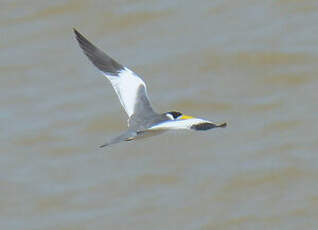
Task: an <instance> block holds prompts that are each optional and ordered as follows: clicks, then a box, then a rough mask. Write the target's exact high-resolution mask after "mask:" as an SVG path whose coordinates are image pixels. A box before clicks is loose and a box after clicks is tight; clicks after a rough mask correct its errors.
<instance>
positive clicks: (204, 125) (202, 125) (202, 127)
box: [191, 122, 227, 131]
mask: <svg viewBox="0 0 318 230" xmlns="http://www.w3.org/2000/svg"><path fill="white" fill-rule="evenodd" d="M226 126H227V123H226V122H224V123H222V124H220V125H216V124H213V123H209V122H204V123H200V124H196V125H192V126H191V129H194V130H197V131H205V130H209V129H213V128H225V127H226Z"/></svg>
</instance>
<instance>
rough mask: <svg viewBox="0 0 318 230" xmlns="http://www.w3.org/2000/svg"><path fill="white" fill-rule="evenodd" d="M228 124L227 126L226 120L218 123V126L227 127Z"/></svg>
mask: <svg viewBox="0 0 318 230" xmlns="http://www.w3.org/2000/svg"><path fill="white" fill-rule="evenodd" d="M226 126H227V123H226V122H224V123H222V124H220V125H218V126H217V127H220V128H225V127H226Z"/></svg>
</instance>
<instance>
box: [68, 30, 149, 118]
mask: <svg viewBox="0 0 318 230" xmlns="http://www.w3.org/2000/svg"><path fill="white" fill-rule="evenodd" d="M74 33H75V35H76V39H77V41H78V43H79V45H80V47H81V48H82V50H83V51H84V53H85V54H86V56H87V57H88V59H89V60H90V61H91V62H92V63H93V64H94V65H95V66H96V67H97V68H98V69H99V70H100V71H101V72H102V74H103V75H104V76H105V77H106V78H107V79H108V80H110V82H111V84H112V86H113V88H114V90H115V92H116V93H117V95H118V98H119V101H120V103H121V105H122V106H123V107H124V109H125V111H126V113H127V114H128V117H131V116H132V115H135V116H139V115H142V114H151V113H154V111H153V109H152V107H151V104H150V102H149V98H148V95H147V90H146V84H145V82H144V81H143V80H142V79H141V78H140V77H139V76H138V75H137V74H135V73H134V72H133V71H131V70H130V69H128V68H126V67H124V66H122V65H121V64H119V63H118V62H116V61H115V60H114V59H112V58H111V57H109V56H108V55H107V54H106V53H104V52H103V51H101V50H100V49H98V48H97V47H96V46H94V45H93V44H92V43H91V42H89V41H88V40H87V39H86V38H85V37H84V36H83V35H81V34H80V33H79V32H78V31H77V30H75V29H74Z"/></svg>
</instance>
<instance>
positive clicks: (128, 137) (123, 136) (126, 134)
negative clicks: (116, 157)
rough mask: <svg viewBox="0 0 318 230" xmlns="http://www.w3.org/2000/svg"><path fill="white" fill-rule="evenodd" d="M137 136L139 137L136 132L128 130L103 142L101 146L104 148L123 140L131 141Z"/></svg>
mask: <svg viewBox="0 0 318 230" xmlns="http://www.w3.org/2000/svg"><path fill="white" fill-rule="evenodd" d="M136 137H137V133H136V132H131V131H127V132H124V133H122V134H120V135H119V136H117V137H114V138H111V139H110V140H109V141H107V142H106V143H105V144H103V145H101V146H99V147H100V148H103V147H106V146H109V145H113V144H117V143H119V142H122V141H131V140H134V139H135V138H136Z"/></svg>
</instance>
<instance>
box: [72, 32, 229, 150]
mask: <svg viewBox="0 0 318 230" xmlns="http://www.w3.org/2000/svg"><path fill="white" fill-rule="evenodd" d="M73 31H74V33H75V38H76V40H77V41H78V44H79V46H80V47H81V49H82V51H83V52H84V54H85V55H86V56H87V57H88V59H89V60H90V61H91V62H92V64H93V65H94V66H95V67H97V69H98V70H99V71H100V72H101V74H102V75H104V76H105V77H106V78H107V79H108V80H109V81H110V83H111V85H112V86H113V88H114V90H115V92H116V94H117V96H118V99H119V101H120V103H121V105H122V106H123V108H124V110H125V112H126V113H127V115H128V129H127V130H126V131H124V132H122V133H121V134H119V135H118V136H115V137H113V138H110V139H109V140H108V141H107V142H106V143H104V144H103V145H100V146H99V147H101V148H102V147H105V146H110V145H113V144H117V143H120V142H123V141H132V140H136V139H141V138H145V137H149V136H153V135H158V134H161V133H163V132H166V131H169V130H195V131H205V130H210V129H213V128H219V127H222V128H224V127H226V126H227V124H226V123H221V124H215V123H213V122H211V121H208V120H206V119H202V118H196V117H193V116H188V115H184V114H183V113H181V112H177V111H170V112H165V113H157V112H155V110H154V109H153V107H152V105H151V103H150V100H149V97H148V93H147V87H146V84H145V82H144V81H143V80H142V79H141V78H140V77H139V76H138V75H137V74H136V73H134V72H133V71H132V70H130V69H129V68H127V67H125V66H123V65H122V64H120V63H119V62H117V61H116V60H115V59H113V58H111V57H110V56H108V55H107V54H106V53H105V52H104V51H102V50H100V49H99V48H98V47H97V46H95V45H94V44H92V43H91V42H90V41H89V40H87V38H85V37H84V36H83V35H82V34H81V33H79V32H78V31H77V30H76V29H75V28H73Z"/></svg>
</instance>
